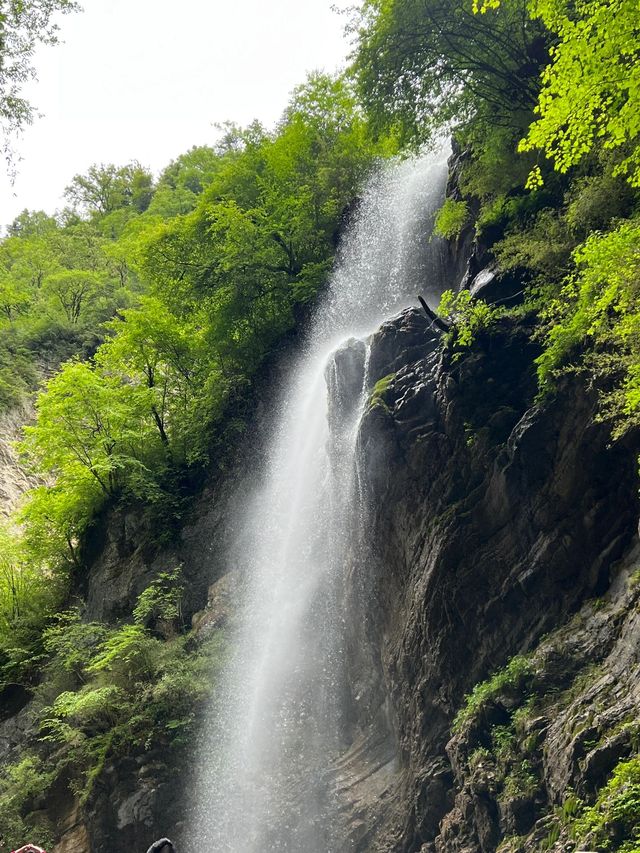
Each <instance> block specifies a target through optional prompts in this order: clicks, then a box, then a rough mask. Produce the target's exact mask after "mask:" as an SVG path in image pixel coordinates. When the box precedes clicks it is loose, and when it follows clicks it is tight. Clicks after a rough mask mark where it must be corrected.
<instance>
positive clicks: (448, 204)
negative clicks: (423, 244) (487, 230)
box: [433, 198, 469, 240]
mask: <svg viewBox="0 0 640 853" xmlns="http://www.w3.org/2000/svg"><path fill="white" fill-rule="evenodd" d="M468 221H469V205H468V204H467V202H466V201H454V200H453V199H452V198H448V199H447V200H446V201H445V203H444V204H443V205H442V207H441V208H440V210H439V211H438V215H437V216H436V221H435V225H434V228H433V230H434V233H435V234H437V235H438V236H439V237H444V239H445V240H451V239H452V238H454V237H458V236H459V235H460V232H461V231H462V229H463V228H464V226H465V225H466V224H467V222H468Z"/></svg>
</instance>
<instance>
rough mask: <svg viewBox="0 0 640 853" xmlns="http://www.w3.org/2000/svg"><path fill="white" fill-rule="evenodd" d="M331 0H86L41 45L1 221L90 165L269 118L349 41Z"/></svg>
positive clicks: (58, 192) (4, 188)
mask: <svg viewBox="0 0 640 853" xmlns="http://www.w3.org/2000/svg"><path fill="white" fill-rule="evenodd" d="M347 5H348V4H347V2H331V0H269V2H268V3H267V2H265V0H181V2H180V3H179V4H178V3H176V2H175V0H171V2H169V0H84V2H82V7H83V11H82V12H80V13H75V14H72V15H66V16H61V17H60V19H59V21H60V28H61V32H60V37H61V39H62V41H63V43H62V44H58V45H57V46H55V47H40V48H39V49H38V51H37V54H36V57H35V62H34V64H35V67H36V70H37V74H38V80H37V81H36V82H34V83H30V84H29V86H28V87H27V88H25V90H24V91H25V93H26V95H27V97H28V98H29V100H30V101H31V102H32V103H33V104H34V105H35V106H36V107H37V109H38V111H39V112H40V113H41V114H42V117H41V118H38V119H36V121H35V123H34V124H33V126H31V127H30V128H27V130H26V131H25V132H24V134H23V136H22V138H21V139H19V140H18V142H17V150H18V154H19V155H20V157H21V160H20V162H19V163H18V176H17V178H16V180H15V183H14V185H13V186H11V184H10V182H9V180H8V178H7V176H6V175H4V174H3V175H2V176H1V177H0V226H1V225H7V224H8V223H10V222H11V221H12V220H13V219H14V218H15V216H16V215H17V214H18V213H20V211H21V210H23V209H24V208H29V209H31V210H45V211H46V212H47V213H53V212H54V211H55V210H56V209H58V208H61V207H62V206H63V204H64V202H63V199H62V193H63V191H64V188H65V186H66V185H67V184H68V183H69V182H70V180H71V178H72V177H73V176H74V175H75V174H78V173H80V174H81V173H83V172H86V170H87V168H88V167H89V166H91V165H92V164H93V163H116V164H117V165H124V164H125V163H129V162H131V161H132V160H138V161H139V162H140V163H141V164H142V165H143V166H147V167H149V168H151V169H152V170H153V171H154V172H156V173H157V172H158V171H159V170H161V169H162V168H163V167H164V166H166V165H167V164H168V163H169V162H170V161H171V160H172V159H174V158H175V157H176V156H178V155H179V154H181V153H183V152H184V151H187V150H188V149H189V148H191V147H192V146H193V145H205V144H211V143H212V142H213V141H214V140H215V139H216V136H217V132H216V130H215V127H214V125H215V124H216V123H220V122H223V121H225V120H231V121H234V122H236V123H238V124H246V123H248V122H250V121H252V120H253V119H254V118H257V119H259V120H260V121H262V122H263V123H264V124H266V125H267V126H271V125H273V123H274V122H275V121H277V119H278V118H279V116H280V114H281V113H282V111H283V109H284V107H285V105H286V102H287V98H288V94H289V92H290V91H291V90H292V89H293V87H294V86H296V85H297V84H298V83H301V82H302V81H303V80H304V78H305V76H306V73H307V72H308V71H312V70H316V69H323V70H325V71H334V70H336V69H337V68H339V67H341V66H342V65H343V64H344V61H345V58H346V55H347V53H348V50H349V44H348V41H347V39H346V38H345V36H344V35H343V31H344V25H345V22H346V21H345V18H344V17H343V16H341V15H340V14H338V13H337V12H336V11H335V7H336V6H338V7H339V8H345V7H346V6H347Z"/></svg>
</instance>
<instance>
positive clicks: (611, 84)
mask: <svg viewBox="0 0 640 853" xmlns="http://www.w3.org/2000/svg"><path fill="white" fill-rule="evenodd" d="M502 5H503V4H502V3H501V2H500V0H485V2H478V0H476V2H475V7H476V10H477V11H480V12H481V13H485V12H487V11H489V10H490V9H491V10H497V11H498V12H501V11H502ZM528 8H529V12H530V15H531V17H532V18H533V19H534V20H540V21H541V22H542V23H543V24H544V26H545V27H546V28H547V29H548V30H549V31H550V32H551V33H553V35H554V37H555V44H554V46H553V47H552V49H551V57H550V59H551V61H550V63H549V64H548V65H547V66H546V67H545V69H544V71H543V74H542V90H541V92H540V96H539V100H538V104H537V107H536V113H537V114H538V116H539V118H538V119H536V121H534V122H533V123H532V125H531V127H530V128H529V132H528V134H527V136H526V137H525V139H524V140H523V141H522V143H521V149H522V150H523V151H532V150H537V149H541V150H543V151H544V152H545V154H546V155H547V156H548V157H550V158H551V159H552V160H553V163H554V166H555V168H556V169H558V171H560V172H566V171H567V170H568V169H570V168H571V167H572V166H575V165H576V164H577V163H579V162H580V161H581V160H582V159H583V158H584V157H585V155H586V154H588V153H589V152H590V151H591V150H592V149H593V147H594V146H595V145H596V144H602V145H603V146H604V147H605V148H608V149H611V150H614V151H619V152H620V157H619V162H618V164H617V165H616V168H615V171H614V174H626V175H627V176H628V178H629V181H630V182H631V184H632V185H633V186H640V62H639V60H640V50H639V48H638V45H639V43H640V13H639V11H638V3H637V2H636V0H576V2H569V0H529V3H528ZM540 181H541V175H540V170H539V168H538V169H535V170H534V171H533V172H532V174H531V176H530V179H529V182H530V185H531V186H536V185H538V184H539V183H540Z"/></svg>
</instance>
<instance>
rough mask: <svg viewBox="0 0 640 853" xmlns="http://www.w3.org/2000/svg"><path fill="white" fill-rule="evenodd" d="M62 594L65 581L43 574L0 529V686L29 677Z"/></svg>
mask: <svg viewBox="0 0 640 853" xmlns="http://www.w3.org/2000/svg"><path fill="white" fill-rule="evenodd" d="M65 592H66V584H65V578H64V577H63V576H60V575H59V574H56V573H53V572H51V571H50V570H49V571H47V569H46V568H45V567H43V566H42V565H41V564H40V563H39V562H38V561H37V560H36V559H34V556H33V553H32V552H31V549H30V548H29V547H28V543H24V542H21V541H20V540H19V539H17V538H16V536H15V534H14V533H13V531H11V530H9V529H6V528H3V527H0V684H4V683H7V682H11V681H14V682H20V681H22V680H24V679H28V677H29V676H30V675H31V674H32V670H33V668H34V666H37V664H38V663H39V662H40V659H41V656H42V647H41V634H42V629H43V627H44V625H45V624H46V621H47V619H48V618H49V616H50V614H51V613H52V612H53V611H54V610H55V608H56V607H58V606H59V605H60V602H61V600H62V597H63V596H64V594H65Z"/></svg>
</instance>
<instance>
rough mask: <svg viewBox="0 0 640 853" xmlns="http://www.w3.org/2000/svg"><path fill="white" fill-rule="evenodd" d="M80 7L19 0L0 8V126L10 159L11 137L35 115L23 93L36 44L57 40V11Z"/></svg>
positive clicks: (64, 0) (68, 1) (62, 1)
mask: <svg viewBox="0 0 640 853" xmlns="http://www.w3.org/2000/svg"><path fill="white" fill-rule="evenodd" d="M78 8H80V7H79V5H78V4H77V3H75V2H72V0H20V2H10V3H4V4H3V6H2V8H1V9H0V128H2V137H3V151H4V153H5V155H6V156H7V157H8V161H9V165H10V166H11V163H12V152H11V144H10V139H11V137H12V136H13V135H14V134H15V133H16V131H19V130H20V129H21V128H23V127H24V126H25V125H27V124H30V123H31V122H32V121H33V118H34V108H33V106H32V105H31V104H30V103H29V102H28V101H27V100H26V99H25V98H24V97H23V96H22V88H23V86H24V84H25V83H26V82H27V81H28V80H31V79H33V78H34V77H35V70H34V68H33V64H32V59H33V54H34V51H35V49H36V46H37V45H38V44H56V43H57V41H58V32H59V27H58V25H57V23H55V21H54V16H55V14H56V13H57V12H71V11H74V10H76V9H78Z"/></svg>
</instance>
